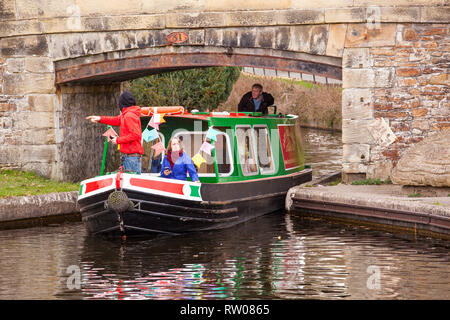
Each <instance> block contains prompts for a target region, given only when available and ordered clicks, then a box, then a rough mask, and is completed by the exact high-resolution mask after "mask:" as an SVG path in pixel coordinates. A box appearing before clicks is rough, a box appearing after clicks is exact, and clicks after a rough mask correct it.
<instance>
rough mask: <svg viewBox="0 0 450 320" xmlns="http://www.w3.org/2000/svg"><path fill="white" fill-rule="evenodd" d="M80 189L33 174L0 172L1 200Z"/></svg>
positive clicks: (70, 184)
mask: <svg viewBox="0 0 450 320" xmlns="http://www.w3.org/2000/svg"><path fill="white" fill-rule="evenodd" d="M79 188H80V185H79V184H78V183H72V182H58V181H54V180H50V179H47V178H44V177H40V176H38V175H36V174H34V173H32V172H26V171H17V170H1V171H0V198H6V197H15V196H31V195H38V194H45V193H52V192H68V191H77V190H78V189H79Z"/></svg>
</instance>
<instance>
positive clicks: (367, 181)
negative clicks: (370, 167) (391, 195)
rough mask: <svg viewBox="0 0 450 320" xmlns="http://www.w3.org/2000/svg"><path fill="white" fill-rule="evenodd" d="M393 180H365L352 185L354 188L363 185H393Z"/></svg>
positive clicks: (354, 182)
mask: <svg viewBox="0 0 450 320" xmlns="http://www.w3.org/2000/svg"><path fill="white" fill-rule="evenodd" d="M391 183H392V181H391V179H389V178H387V179H386V180H380V179H372V178H369V179H365V180H355V181H353V182H352V185H354V186H361V185H381V184H391Z"/></svg>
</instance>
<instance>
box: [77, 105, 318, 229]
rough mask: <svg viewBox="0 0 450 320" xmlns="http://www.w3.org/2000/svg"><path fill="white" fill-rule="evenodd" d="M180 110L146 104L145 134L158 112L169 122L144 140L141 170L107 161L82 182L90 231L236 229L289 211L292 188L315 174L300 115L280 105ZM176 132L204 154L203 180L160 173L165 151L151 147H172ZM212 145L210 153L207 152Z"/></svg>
mask: <svg viewBox="0 0 450 320" xmlns="http://www.w3.org/2000/svg"><path fill="white" fill-rule="evenodd" d="M170 108H171V109H170ZM180 108H181V109H174V108H173V107H158V108H156V107H155V108H149V107H146V108H141V110H142V113H141V123H142V130H143V131H145V130H146V129H147V128H149V125H150V124H151V123H152V121H153V118H154V117H155V115H157V114H159V115H161V116H162V117H163V119H164V120H163V121H161V122H160V123H159V126H158V137H157V138H156V139H153V140H151V141H148V142H147V141H146V140H144V139H143V145H144V150H146V151H145V153H144V157H143V172H142V173H141V174H135V173H132V172H123V170H122V169H119V170H117V171H116V172H107V173H104V172H103V166H102V172H101V174H100V175H99V176H96V177H94V178H90V179H87V180H84V181H82V182H81V183H80V192H79V196H78V205H79V208H80V210H81V215H82V220H83V222H84V224H85V226H86V228H87V230H88V233H89V234H94V235H107V236H113V237H114V236H118V237H127V236H145V235H158V234H168V235H177V234H182V233H186V232H196V231H203V230H214V229H222V228H229V227H232V226H234V225H236V224H239V223H243V222H245V221H248V220H250V219H253V218H255V217H258V216H261V215H264V214H267V213H270V212H274V211H277V210H279V209H282V208H284V203H285V196H286V193H287V191H288V190H289V188H291V187H293V186H295V185H298V184H301V183H304V182H307V181H310V180H311V179H312V171H311V168H309V167H308V166H305V165H304V158H303V150H302V143H301V136H300V126H299V124H298V121H296V118H297V116H295V115H282V114H277V113H276V107H275V108H274V112H273V113H271V114H268V115H263V114H261V113H258V112H196V111H192V112H190V113H187V112H184V109H183V108H182V107H180ZM212 131H213V134H210V133H211V132H212ZM171 137H178V138H179V139H180V140H181V141H182V145H183V149H184V152H186V153H187V154H188V155H189V156H190V157H191V158H196V159H197V160H198V158H199V157H198V154H200V155H201V157H200V159H201V160H202V161H200V162H199V161H197V164H198V165H197V166H196V168H197V172H198V176H199V180H200V182H193V181H191V179H190V178H189V177H188V178H187V180H186V181H182V180H175V179H168V178H164V177H161V176H160V172H159V171H160V168H158V165H159V164H160V162H161V158H162V157H163V156H164V151H162V153H161V154H158V155H157V154H156V153H157V151H156V150H157V149H156V148H152V147H151V146H154V145H155V144H156V143H161V144H162V146H164V147H167V143H168V141H169V139H170V138H171ZM205 142H206V143H207V144H210V149H209V150H210V152H208V150H206V152H205V151H203V150H204V149H203V148H202V146H203V144H204V143H205ZM106 147H107V142H106V141H105V148H106ZM105 154H106V152H104V155H105ZM155 155H156V156H155ZM103 160H104V159H103ZM152 171H153V172H152Z"/></svg>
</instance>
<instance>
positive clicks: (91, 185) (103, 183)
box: [84, 178, 113, 193]
mask: <svg viewBox="0 0 450 320" xmlns="http://www.w3.org/2000/svg"><path fill="white" fill-rule="evenodd" d="M112 183H113V179H112V178H108V179H103V180H97V181H92V182H88V183H86V190H85V192H84V193H89V192H92V191H95V190H98V189H102V188H106V187H109V186H110V185H112Z"/></svg>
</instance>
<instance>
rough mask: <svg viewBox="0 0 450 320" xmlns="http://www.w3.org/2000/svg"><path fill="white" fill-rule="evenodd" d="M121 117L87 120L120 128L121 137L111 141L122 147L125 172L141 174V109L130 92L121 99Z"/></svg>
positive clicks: (98, 117) (90, 117)
mask: <svg viewBox="0 0 450 320" xmlns="http://www.w3.org/2000/svg"><path fill="white" fill-rule="evenodd" d="M119 109H120V115H118V116H115V117H105V116H89V117H87V118H86V119H87V120H91V121H92V122H100V123H103V124H109V125H112V126H120V136H119V137H114V138H112V139H111V141H112V143H114V144H119V145H120V152H121V154H122V155H121V157H120V158H121V160H122V164H123V169H124V170H125V171H127V170H129V171H134V172H136V173H139V174H140V173H141V170H142V169H141V168H142V163H141V156H142V154H143V153H144V148H143V147H142V132H141V118H140V116H141V108H140V107H139V106H136V100H135V99H134V96H133V95H132V94H131V92H129V91H124V92H123V93H122V94H121V95H120V97H119Z"/></svg>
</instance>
